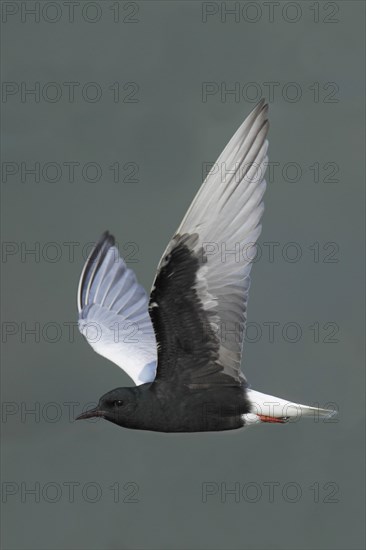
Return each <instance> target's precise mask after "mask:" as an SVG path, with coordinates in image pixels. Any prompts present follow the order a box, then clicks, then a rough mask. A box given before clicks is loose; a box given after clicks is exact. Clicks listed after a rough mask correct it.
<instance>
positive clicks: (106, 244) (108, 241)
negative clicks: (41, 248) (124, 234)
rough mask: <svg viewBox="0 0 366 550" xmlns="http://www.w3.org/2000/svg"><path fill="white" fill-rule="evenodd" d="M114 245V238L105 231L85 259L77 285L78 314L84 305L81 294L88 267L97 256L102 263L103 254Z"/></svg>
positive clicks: (93, 262)
mask: <svg viewBox="0 0 366 550" xmlns="http://www.w3.org/2000/svg"><path fill="white" fill-rule="evenodd" d="M115 244H116V240H115V238H114V236H113V235H112V234H111V233H110V232H109V231H108V230H106V231H104V232H103V233H102V235H101V236H100V237H99V239H98V240H97V242H96V244H95V245H94V247H93V248H92V250H91V252H90V254H89V256H88V257H87V259H86V261H85V264H84V267H83V269H82V272H81V275H80V279H79V285H78V292H77V307H78V311H79V313H80V312H81V311H82V309H83V307H84V305H85V304H83V301H82V293H83V288H84V284H85V281H86V279H87V276H88V273H89V270H90V267H91V266H92V265H93V264H95V262H96V260H97V258H98V256H100V258H98V260H99V261H98V263H100V261H103V258H104V256H105V254H106V253H107V251H108V250H109V249H110V248H111V247H112V246H115Z"/></svg>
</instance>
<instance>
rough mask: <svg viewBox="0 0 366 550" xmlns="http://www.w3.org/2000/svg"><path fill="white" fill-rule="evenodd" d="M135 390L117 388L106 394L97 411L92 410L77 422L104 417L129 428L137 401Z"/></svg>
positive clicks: (81, 416) (83, 414) (82, 415)
mask: <svg viewBox="0 0 366 550" xmlns="http://www.w3.org/2000/svg"><path fill="white" fill-rule="evenodd" d="M134 390H135V388H116V389H115V390H112V391H110V392H108V393H105V394H104V395H103V396H102V397H101V398H100V399H99V403H98V405H97V407H95V409H90V410H89V411H86V412H84V413H82V414H80V415H79V416H77V417H76V419H75V420H85V419H88V418H94V417H98V416H99V417H102V418H104V419H105V420H109V421H110V422H113V423H114V424H118V425H119V426H128V424H129V420H130V419H131V418H132V417H133V415H134V412H135V409H136V405H137V401H136V392H135V391H134Z"/></svg>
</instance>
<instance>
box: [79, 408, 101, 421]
mask: <svg viewBox="0 0 366 550" xmlns="http://www.w3.org/2000/svg"><path fill="white" fill-rule="evenodd" d="M96 416H104V411H100V410H99V409H98V408H95V409H90V410H89V411H85V412H84V413H82V414H79V416H77V417H76V418H75V420H86V419H87V418H94V417H96Z"/></svg>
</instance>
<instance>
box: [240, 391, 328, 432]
mask: <svg viewBox="0 0 366 550" xmlns="http://www.w3.org/2000/svg"><path fill="white" fill-rule="evenodd" d="M247 396H248V399H249V401H250V403H251V407H252V410H251V413H249V414H245V415H243V419H244V421H245V424H246V425H248V424H258V423H260V422H286V421H288V420H290V419H294V420H295V419H300V418H302V417H304V416H305V417H312V418H314V419H319V418H330V417H331V416H333V415H334V414H336V411H334V410H330V409H320V408H319V407H309V406H308V405H301V404H299V403H293V402H292V401H286V400H285V399H281V398H280V397H274V396H273V395H266V394H265V393H261V392H259V391H255V390H251V389H248V390H247Z"/></svg>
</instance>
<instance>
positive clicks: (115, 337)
mask: <svg viewBox="0 0 366 550" xmlns="http://www.w3.org/2000/svg"><path fill="white" fill-rule="evenodd" d="M103 239H104V240H103ZM108 239H112V238H111V237H110V236H109V235H106V236H104V237H102V239H101V241H100V242H99V243H98V245H97V247H99V249H100V251H101V252H103V245H104V249H106V248H107V250H104V254H101V253H99V254H98V255H97V256H96V257H95V251H96V250H97V247H96V248H95V249H94V251H92V254H91V256H90V257H89V259H88V260H87V262H86V264H85V268H84V270H83V273H82V275H81V279H80V285H79V298H78V305H79V330H80V332H81V333H82V334H83V335H84V336H85V338H86V340H87V341H88V342H89V344H90V345H91V346H92V348H93V349H94V350H95V351H96V352H97V353H99V354H100V355H103V356H104V357H106V358H107V359H109V360H110V361H113V363H116V364H117V365H118V366H119V367H121V368H122V369H123V370H124V371H125V372H126V373H127V374H128V375H129V376H130V377H131V378H132V380H133V381H134V382H135V384H136V385H139V384H143V383H145V382H151V381H152V380H154V378H155V371H156V360H157V351H156V341H155V335H154V330H153V327H152V323H151V320H150V316H149V313H148V297H147V295H146V292H145V290H144V288H143V287H142V286H141V285H140V284H139V283H138V282H137V279H136V276H135V274H134V272H133V271H132V270H131V269H128V268H127V267H126V264H125V262H124V261H123V259H122V258H121V257H120V255H119V253H118V250H117V248H116V247H115V246H114V245H113V246H109V247H108V244H104V243H106V242H107V243H108ZM110 242H113V241H110ZM93 252H94V257H93Z"/></svg>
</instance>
